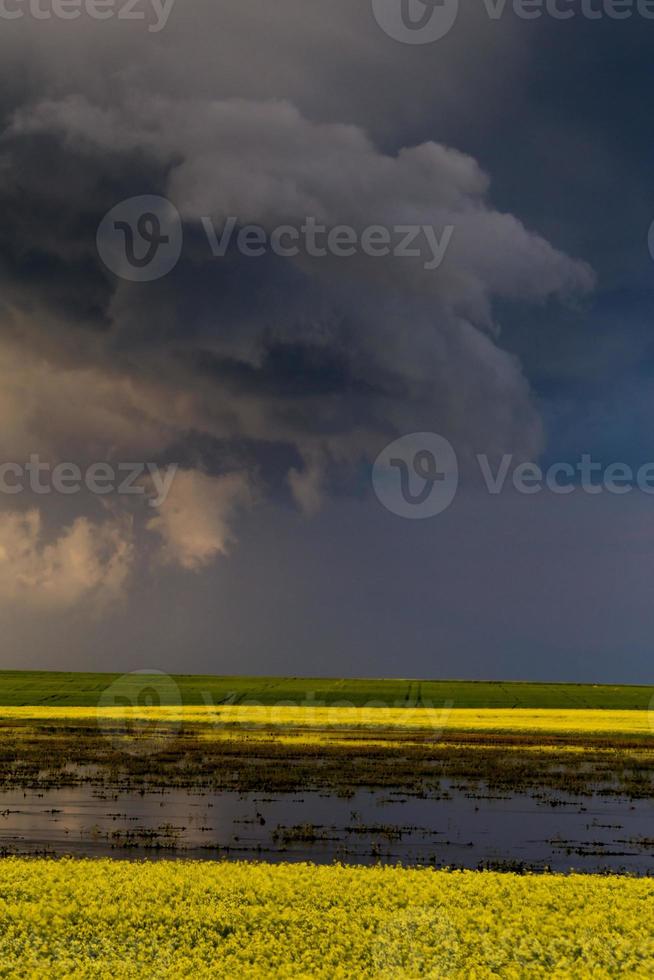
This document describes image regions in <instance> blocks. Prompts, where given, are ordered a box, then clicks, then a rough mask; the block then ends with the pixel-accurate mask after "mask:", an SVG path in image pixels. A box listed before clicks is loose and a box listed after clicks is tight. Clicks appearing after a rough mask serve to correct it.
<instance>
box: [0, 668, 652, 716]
mask: <svg viewBox="0 0 654 980" xmlns="http://www.w3.org/2000/svg"><path fill="white" fill-rule="evenodd" d="M121 677H124V675H121V674H109V673H106V674H95V673H71V672H58V671H14V670H8V671H1V672H0V705H40V704H42V705H51V706H55V705H61V706H75V705H77V706H80V707H92V706H95V705H97V704H98V701H99V699H100V696H101V694H102V692H103V691H104V690H105V689H106V688H107V687H108V686H109V685H110V684H112V683H114V682H116V681H117V680H119V679H120V678H121ZM172 679H173V680H174V682H175V684H176V685H177V687H178V689H179V696H180V698H181V701H182V703H183V704H188V705H197V704H207V705H217V704H225V703H227V704H246V703H248V702H258V703H260V704H265V705H270V704H278V703H279V702H284V701H288V702H291V703H295V704H307V705H319V704H320V703H323V704H327V705H331V704H336V703H338V702H350V703H351V704H354V705H356V706H361V705H365V704H370V703H371V702H372V703H374V702H379V703H380V704H384V705H388V706H390V707H400V706H406V707H420V706H421V705H423V706H425V707H439V706H442V705H443V704H449V705H451V706H452V707H456V708H614V709H620V708H622V709H647V708H649V706H650V702H651V700H652V698H653V697H654V687H636V686H629V685H599V684H534V683H530V682H518V681H457V680H451V681H446V680H440V681H433V680H401V679H392V678H389V679H348V678H345V679H334V678H310V677H216V676H212V675H202V674H179V675H174V676H173V678H172ZM152 680H153V685H152V686H154V688H155V690H156V689H157V686H158V680H157V678H156V677H153V678H152ZM164 686H165V689H166V691H167V692H169V690H170V687H171V685H169V684H167V685H164ZM147 687H148V676H147V675H146V676H144V675H143V674H133V675H128V679H126V680H123V681H121V684H120V690H121V693H123V694H125V696H126V697H127V698H130V699H132V700H133V702H134V703H143V702H141V693H142V691H143V690H144V689H147ZM172 690H173V691H175V687H174V685H172ZM166 696H167V695H166ZM371 706H373V705H372V704H371Z"/></svg>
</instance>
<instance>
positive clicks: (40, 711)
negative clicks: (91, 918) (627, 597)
mask: <svg viewBox="0 0 654 980" xmlns="http://www.w3.org/2000/svg"><path fill="white" fill-rule="evenodd" d="M0 720H5V721H11V720H16V721H26V720H33V721H36V722H40V723H47V722H48V721H53V722H54V721H66V720H70V721H73V722H74V721H77V722H89V723H95V722H98V721H99V722H101V723H111V722H112V721H113V720H115V721H116V722H118V723H121V722H123V721H134V722H138V721H144V722H153V723H158V722H161V723H163V724H170V725H180V724H205V725H212V724H213V725H216V726H222V725H242V726H245V727H247V726H253V727H256V726H262V727H269V726H270V727H273V728H274V727H278V726H279V727H292V728H324V729H338V728H343V729H352V728H355V729H356V728H363V729H372V730H374V729H375V728H380V729H381V728H398V729H402V730H407V731H410V730H413V731H431V732H436V733H438V732H440V731H444V730H448V729H450V730H456V731H491V732H508V731H514V732H520V731H529V732H544V733H552V734H555V733H559V732H560V733H565V732H569V733H575V732H576V733H595V734H618V733H620V734H625V735H652V734H654V711H651V712H650V711H637V710H632V711H612V710H607V709H601V710H592V709H585V708H572V709H569V710H561V709H559V708H539V709H531V708H455V707H448V706H442V707H441V706H435V707H433V708H432V707H428V708H388V707H361V708H357V707H348V706H331V707H314V706H308V707H305V706H303V705H273V706H265V705H224V706H223V705H219V706H215V707H214V706H205V705H198V706H195V705H189V706H186V705H185V706H179V707H178V706H161V707H140V706H126V707H122V706H120V707H101V708H86V707H85V708H79V707H42V706H37V707H32V706H25V707H0Z"/></svg>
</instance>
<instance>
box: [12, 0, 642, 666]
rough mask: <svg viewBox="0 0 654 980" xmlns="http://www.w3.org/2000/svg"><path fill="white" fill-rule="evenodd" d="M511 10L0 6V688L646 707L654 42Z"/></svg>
mask: <svg viewBox="0 0 654 980" xmlns="http://www.w3.org/2000/svg"><path fill="white" fill-rule="evenodd" d="M561 11H563V12H564V13H565V14H566V15H567V14H569V15H570V16H569V17H568V16H566V17H565V18H564V17H562V16H559V15H557V12H559V14H560V12H561ZM526 12H527V13H529V17H527V16H526ZM403 13H404V17H405V19H404V20H403V19H402V15H403ZM536 13H537V14H538V16H536V15H534V8H533V5H532V6H531V7H529V9H528V10H527V8H526V7H525V8H522V6H521V5H520V3H519V0H515V3H513V2H509V0H507V2H506V3H505V4H502V3H500V2H496V0H493V2H491V0H460V2H459V3H458V4H457V2H456V0H446V2H445V4H444V5H441V6H438V5H437V6H433V5H429V4H425V3H423V0H331V2H330V4H329V5H328V6H327V5H325V4H324V3H320V4H319V3H316V2H315V0H277V2H275V3H274V4H271V3H269V2H264V0H250V2H248V3H245V4H244V3H242V2H240V0H219V2H216V0H167V2H166V3H160V2H158V0H138V2H137V3H136V4H135V5H127V4H126V3H125V0H112V2H111V3H109V4H106V5H105V6H103V7H100V6H99V5H95V4H94V3H93V0H72V2H71V3H70V4H69V5H68V6H65V5H64V6H61V5H60V3H59V2H58V0H39V2H38V3H37V2H36V0H26V2H22V0H6V2H4V3H2V4H0V20H3V23H2V24H1V25H0V75H1V78H2V84H1V85H0V214H1V215H2V220H1V221H0V419H1V423H2V440H1V442H0V446H1V450H0V621H1V622H2V643H1V646H0V650H1V651H2V653H1V656H0V667H3V668H39V669H66V670H68V669H80V670H100V671H101V670H111V671H113V670H119V671H130V670H148V669H153V670H162V671H167V672H197V673H217V674H236V673H249V674H294V675H303V676H318V675H320V676H402V677H435V678H436V677H461V678H472V679H474V678H490V679H525V680H549V681H552V680H562V681H589V682H624V683H649V682H650V681H651V662H652V661H651V649H652V636H653V635H654V629H653V627H654V603H652V591H651V584H650V583H651V576H652V567H653V565H654V438H653V437H652V432H653V425H652V421H653V418H654V388H653V376H654V343H653V342H652V339H651V326H650V325H651V322H652V314H653V312H654V277H653V274H654V258H653V256H654V230H651V227H652V222H653V221H654V183H653V181H652V173H653V172H654V170H653V166H652V164H653V162H654V159H653V158H654V142H653V141H652V138H651V120H650V115H651V113H650V110H649V100H648V94H649V92H651V87H652V67H651V50H652V40H653V39H654V8H652V10H651V11H650V9H649V6H648V5H647V3H646V2H644V0H641V2H640V4H637V3H636V2H634V3H633V5H631V6H626V7H625V6H624V5H623V7H620V10H618V8H617V7H614V6H613V5H612V4H611V2H610V0H583V3H582V0H578V2H577V0H572V2H567V0H559V3H558V6H557V5H555V4H553V3H552V2H551V0H550V2H549V5H548V6H547V7H545V5H544V4H543V5H542V7H540V8H537V10H536ZM650 14H651V16H650ZM100 15H102V17H100ZM407 15H408V17H409V21H408V22H407V19H406V18H407ZM532 15H534V16H532ZM618 15H620V16H618ZM623 15H624V16H623ZM407 23H409V26H408V27H407ZM411 24H412V26H411ZM421 25H422V26H421ZM62 467H63V468H62Z"/></svg>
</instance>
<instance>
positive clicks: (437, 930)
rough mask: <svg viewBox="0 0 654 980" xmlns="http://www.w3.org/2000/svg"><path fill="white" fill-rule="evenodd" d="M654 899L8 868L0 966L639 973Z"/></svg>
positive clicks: (652, 953) (452, 877) (283, 973)
mask: <svg viewBox="0 0 654 980" xmlns="http://www.w3.org/2000/svg"><path fill="white" fill-rule="evenodd" d="M653 901H654V882H652V881H651V880H649V879H638V880H636V879H627V880H625V879H615V878H605V877H593V876H587V875H573V876H569V877H563V876H554V875H546V876H540V877H535V876H531V875H526V876H517V875H512V874H495V873H490V872H454V873H450V872H437V871H430V870H426V869H425V870H405V869H401V868H345V867H340V866H329V867H314V866H311V865H307V864H296V865H289V864H286V865H284V864H282V865H263V864H244V863H243V864H227V863H219V864H212V865H207V864H206V863H196V862H175V863H172V862H161V863H142V864H130V863H127V862H120V861H119V862H112V861H79V862H73V861H58V862H55V861H43V860H38V859H32V860H26V859H8V860H6V861H3V862H2V863H0V963H1V967H0V973H1V974H2V975H3V976H16V977H17V976H25V977H27V976H29V977H46V976H47V977H53V978H60V977H61V978H63V977H72V976H74V977H76V978H85V977H102V978H110V977H143V976H156V977H158V978H179V977H187V976H188V977H191V976H193V977H216V976H220V977H226V978H240V977H295V978H297V977H325V978H327V977H329V978H339V977H340V978H349V977H354V976H356V977H371V978H372V977H378V978H389V977H403V978H411V977H419V976H431V977H448V976H450V977H464V976H465V977H476V978H483V977H493V976H498V975H499V976H503V977H510V978H515V980H518V978H522V977H525V976H529V977H560V978H563V977H591V976H592V977H595V978H600V977H610V976H616V975H618V974H620V975H623V976H630V977H636V978H645V977H651V976H652V974H653V972H654V935H653V933H652V929H651V907H652V902H653Z"/></svg>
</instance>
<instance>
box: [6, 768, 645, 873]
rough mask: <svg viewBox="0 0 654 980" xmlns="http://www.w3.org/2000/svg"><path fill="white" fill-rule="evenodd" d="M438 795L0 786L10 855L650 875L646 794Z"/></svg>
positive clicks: (452, 792) (445, 791)
mask: <svg viewBox="0 0 654 980" xmlns="http://www.w3.org/2000/svg"><path fill="white" fill-rule="evenodd" d="M441 794H442V795H440V796H439V797H438V798H436V799H424V798H415V797H411V796H407V795H405V794H400V793H398V794H389V793H388V792H379V791H367V790H359V791H357V792H355V793H354V794H353V795H352V796H349V797H347V798H343V797H339V796H334V795H328V794H323V793H317V792H307V793H302V794H284V795H277V796H274V797H263V796H261V794H246V795H243V794H239V793H234V792H225V791H223V792H216V793H197V794H193V793H188V792H184V791H179V790H165V791H163V792H159V793H144V794H141V793H131V792H130V793H126V792H121V791H118V790H116V791H111V790H99V789H98V788H94V787H92V786H89V785H84V784H83V785H81V786H76V787H74V788H56V789H52V790H47V791H43V792H34V791H29V790H25V791H23V790H11V791H6V792H3V793H0V849H1V850H2V853H3V854H12V853H17V854H34V853H47V854H55V855H63V854H73V855H76V856H82V855H85V856H96V857H97V856H101V855H109V856H112V857H134V858H143V857H148V858H175V857H194V858H206V859H213V860H216V859H224V858H231V859H235V858H253V857H254V858H260V859H264V860H268V861H282V860H283V861H288V860H312V861H316V862H320V863H322V862H331V861H334V860H341V861H346V862H349V863H358V864H371V863H376V862H378V861H382V862H392V863H395V862H398V861H399V862H401V863H403V864H407V865H415V864H430V865H434V866H436V867H440V866H447V865H450V866H457V867H466V868H477V867H479V866H490V867H514V866H515V867H530V868H534V869H538V870H540V869H543V868H546V867H549V868H551V869H552V870H554V871H568V870H570V869H575V870H579V871H603V870H607V871H608V870H611V871H629V872H632V873H638V874H650V873H652V872H653V871H654V860H653V858H654V825H653V820H652V818H653V810H652V804H651V801H648V800H628V799H624V798H614V797H608V798H604V797H597V796H596V797H584V798H572V797H561V796H558V795H557V796H556V797H553V796H548V795H541V796H527V795H524V794H516V795H512V796H506V797H499V798H498V797H496V796H493V795H492V794H488V793H480V794H479V795H477V794H471V793H470V792H469V791H468V792H463V791H460V790H457V789H455V788H454V787H452V786H447V787H444V788H443V789H442V790H441Z"/></svg>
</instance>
